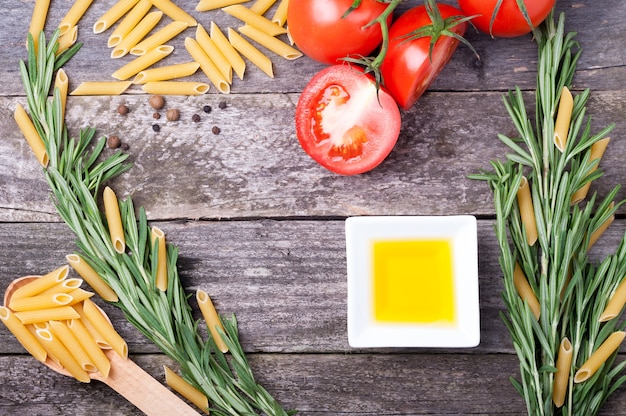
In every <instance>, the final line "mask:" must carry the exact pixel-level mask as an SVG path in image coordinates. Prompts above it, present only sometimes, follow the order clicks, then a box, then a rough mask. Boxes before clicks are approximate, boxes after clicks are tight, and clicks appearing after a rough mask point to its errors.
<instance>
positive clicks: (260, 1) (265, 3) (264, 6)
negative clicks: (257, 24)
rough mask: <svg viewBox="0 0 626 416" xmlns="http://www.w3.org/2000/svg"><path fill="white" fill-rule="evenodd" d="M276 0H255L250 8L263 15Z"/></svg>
mask: <svg viewBox="0 0 626 416" xmlns="http://www.w3.org/2000/svg"><path fill="white" fill-rule="evenodd" d="M274 3H276V0H256V1H255V2H254V4H253V5H252V6H250V10H252V11H253V12H255V13H256V14H259V15H264V14H265V13H266V12H267V11H268V10H269V9H270V8H271V7H272V6H273V5H274Z"/></svg>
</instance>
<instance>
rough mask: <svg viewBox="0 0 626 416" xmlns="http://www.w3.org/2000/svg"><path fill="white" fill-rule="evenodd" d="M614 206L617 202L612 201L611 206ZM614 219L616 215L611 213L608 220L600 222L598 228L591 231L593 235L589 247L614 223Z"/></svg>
mask: <svg viewBox="0 0 626 416" xmlns="http://www.w3.org/2000/svg"><path fill="white" fill-rule="evenodd" d="M614 206H615V204H614V203H613V202H611V205H610V206H609V207H610V208H613V207H614ZM614 220H615V215H611V216H610V217H609V218H607V219H606V221H604V222H603V223H602V224H600V226H599V227H598V229H597V230H595V231H594V232H593V233H591V236H590V237H589V246H588V249H590V248H591V247H592V246H593V245H594V244H595V243H596V242H597V241H598V239H599V238H600V236H602V234H604V232H605V231H606V230H607V229H608V228H609V226H610V225H611V224H612V223H613V221H614Z"/></svg>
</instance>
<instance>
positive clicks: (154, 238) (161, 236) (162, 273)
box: [150, 227, 167, 292]
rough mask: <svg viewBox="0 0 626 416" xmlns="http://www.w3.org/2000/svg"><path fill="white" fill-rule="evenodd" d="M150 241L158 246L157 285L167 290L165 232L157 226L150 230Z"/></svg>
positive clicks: (163, 290)
mask: <svg viewBox="0 0 626 416" xmlns="http://www.w3.org/2000/svg"><path fill="white" fill-rule="evenodd" d="M150 241H151V242H152V246H153V247H154V246H155V245H158V247H157V252H156V255H157V270H156V287H157V289H159V290H161V291H162V292H165V291H166V290H167V245H166V244H165V233H164V232H163V231H161V230H160V229H159V228H157V227H152V229H151V230H150Z"/></svg>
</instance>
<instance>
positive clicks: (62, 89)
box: [54, 68, 69, 120]
mask: <svg viewBox="0 0 626 416" xmlns="http://www.w3.org/2000/svg"><path fill="white" fill-rule="evenodd" d="M68 87H69V79H68V78H67V74H66V73H65V71H64V70H63V68H59V70H58V71H57V74H56V76H55V78H54V89H55V90H56V89H58V90H59V93H60V96H61V120H65V105H66V103H67V89H68Z"/></svg>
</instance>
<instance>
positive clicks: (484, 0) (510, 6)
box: [459, 0, 556, 37]
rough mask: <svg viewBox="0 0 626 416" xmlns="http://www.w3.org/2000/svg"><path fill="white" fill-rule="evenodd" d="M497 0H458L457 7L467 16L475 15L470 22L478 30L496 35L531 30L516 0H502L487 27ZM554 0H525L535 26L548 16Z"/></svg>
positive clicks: (511, 35) (512, 34)
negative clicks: (490, 26)
mask: <svg viewBox="0 0 626 416" xmlns="http://www.w3.org/2000/svg"><path fill="white" fill-rule="evenodd" d="M497 3H498V0H459V7H460V8H461V10H463V12H464V13H465V14H467V15H468V16H476V17H474V18H473V19H472V23H473V24H474V26H476V28H477V29H478V30H480V31H481V32H484V33H488V34H491V35H492V36H496V37H516V36H522V35H525V34H527V33H530V31H531V30H532V29H531V27H530V26H529V25H528V22H527V21H526V19H525V18H524V15H523V14H522V12H521V11H520V9H519V7H518V5H517V1H516V0H503V1H502V3H501V5H500V9H499V10H498V14H497V15H496V17H495V20H494V22H493V27H492V28H491V31H490V28H489V25H490V22H491V17H492V16H493V13H494V10H495V8H496V5H497ZM555 3H556V0H525V1H524V5H525V6H526V11H527V13H528V17H529V18H530V21H531V22H532V24H533V27H537V26H538V25H539V24H540V23H541V22H543V21H544V20H545V18H546V17H548V14H550V11H551V10H552V8H553V7H554V4H555Z"/></svg>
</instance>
